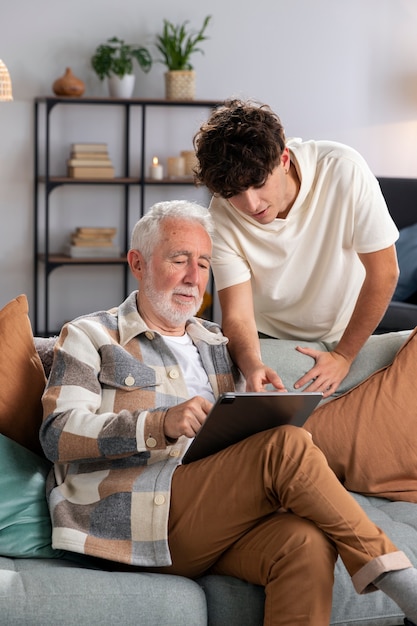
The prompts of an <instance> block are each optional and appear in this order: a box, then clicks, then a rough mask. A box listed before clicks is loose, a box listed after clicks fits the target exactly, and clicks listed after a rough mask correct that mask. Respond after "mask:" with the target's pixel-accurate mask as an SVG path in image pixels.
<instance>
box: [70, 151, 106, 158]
mask: <svg viewBox="0 0 417 626" xmlns="http://www.w3.org/2000/svg"><path fill="white" fill-rule="evenodd" d="M70 158H71V159H94V160H95V161H98V160H99V161H105V160H106V159H108V158H109V154H108V152H107V151H106V152H82V151H81V152H79V151H77V150H71V153H70Z"/></svg>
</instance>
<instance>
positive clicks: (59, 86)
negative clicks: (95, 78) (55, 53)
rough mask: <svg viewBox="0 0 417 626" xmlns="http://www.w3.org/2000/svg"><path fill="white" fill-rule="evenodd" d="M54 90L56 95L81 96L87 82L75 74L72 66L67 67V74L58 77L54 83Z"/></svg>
mask: <svg viewBox="0 0 417 626" xmlns="http://www.w3.org/2000/svg"><path fill="white" fill-rule="evenodd" d="M52 90H53V92H54V94H55V95H56V96H71V97H74V98H79V97H80V96H82V95H83V93H84V91H85V84H84V83H83V81H82V80H81V79H80V78H77V77H76V76H74V74H73V73H72V70H71V68H70V67H67V69H66V70H65V74H64V75H63V76H61V77H60V78H57V79H56V81H55V82H54V84H53V85H52Z"/></svg>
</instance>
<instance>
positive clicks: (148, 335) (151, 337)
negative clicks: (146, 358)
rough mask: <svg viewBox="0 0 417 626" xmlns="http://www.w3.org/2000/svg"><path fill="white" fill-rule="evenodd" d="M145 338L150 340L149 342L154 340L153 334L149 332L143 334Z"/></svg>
mask: <svg viewBox="0 0 417 626" xmlns="http://www.w3.org/2000/svg"><path fill="white" fill-rule="evenodd" d="M145 337H146V338H147V339H150V340H151V341H152V339H154V338H155V335H154V333H152V332H151V331H150V330H147V331H146V333H145Z"/></svg>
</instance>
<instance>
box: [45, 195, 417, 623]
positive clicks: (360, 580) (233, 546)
mask: <svg viewBox="0 0 417 626" xmlns="http://www.w3.org/2000/svg"><path fill="white" fill-rule="evenodd" d="M210 232H211V223H210V220H209V217H208V213H207V211H206V210H205V209H203V208H202V207H199V206H198V205H194V204H192V203H188V202H185V201H178V202H168V203H160V204H157V205H155V206H154V207H153V208H152V209H151V210H150V211H149V212H148V213H147V214H146V215H145V216H144V217H143V218H142V219H141V220H139V222H138V223H137V224H136V226H135V228H134V230H133V234H132V243H131V249H130V250H129V253H128V262H129V265H130V269H131V271H132V274H133V276H134V277H135V278H136V279H137V282H138V287H139V289H138V291H136V292H133V293H132V294H131V295H130V296H129V297H128V298H127V299H126V300H125V302H123V303H122V304H121V305H120V306H119V307H117V308H114V309H112V310H110V311H100V312H97V313H93V314H91V315H86V316H83V317H80V318H78V319H76V320H74V321H73V322H71V323H68V324H66V325H65V326H64V327H63V329H62V331H61V334H60V337H59V339H58V341H57V349H56V352H55V358H54V363H53V367H52V372H51V376H50V379H49V382H48V386H47V389H46V391H45V395H44V399H43V402H44V422H43V425H42V428H41V442H42V445H43V449H44V451H45V454H46V455H47V456H48V458H49V459H51V461H53V462H54V468H53V470H52V471H51V474H50V477H49V481H48V501H49V506H50V511H51V517H52V525H53V545H54V547H56V548H62V549H65V550H70V551H73V552H79V553H83V554H88V555H92V556H94V557H99V558H102V559H106V560H107V561H109V560H110V561H117V562H119V565H115V569H117V568H120V567H122V568H123V567H126V568H130V567H132V566H133V567H135V566H136V567H141V568H144V567H146V568H149V570H150V571H158V572H167V573H175V574H182V575H185V576H190V577H195V576H199V575H200V574H202V573H203V572H207V571H208V570H210V571H212V572H217V573H222V574H228V575H231V576H236V577H239V578H242V579H244V580H248V581H251V582H253V583H256V584H260V585H264V587H265V591H266V601H265V624H274V625H278V624H279V625H284V624H285V625H289V624H291V626H294V625H296V624H299V625H301V624H303V625H306V624H309V625H311V626H317V624H320V625H324V624H326V623H328V622H329V618H330V611H331V602H332V585H333V569H334V563H335V559H336V557H337V554H340V555H341V557H342V559H343V561H344V563H345V564H346V567H347V569H348V571H349V572H350V574H351V575H352V579H353V583H354V585H355V588H356V589H357V591H358V592H364V591H372V590H374V589H376V588H379V589H382V590H383V591H385V592H386V593H387V594H388V595H390V596H391V597H392V598H393V599H394V600H395V601H396V602H397V603H398V604H399V605H400V606H401V608H402V610H403V611H404V612H405V613H406V614H407V615H408V617H409V618H410V619H413V620H417V599H416V597H415V595H416V594H415V588H416V574H417V572H416V570H415V569H414V568H413V567H412V565H411V563H410V561H409V560H408V558H407V557H406V556H405V555H404V554H403V553H402V552H401V551H399V550H398V549H397V548H396V547H395V546H394V545H393V544H392V542H391V541H390V540H389V539H388V537H386V536H385V535H384V533H383V532H382V531H381V530H380V529H379V528H378V527H376V526H375V525H374V524H373V523H372V522H371V521H370V520H369V519H368V518H367V516H366V515H365V514H364V512H363V511H362V509H361V508H360V507H359V506H358V505H357V504H356V502H355V500H353V498H351V496H350V495H349V494H348V492H347V491H346V490H345V489H344V488H343V487H342V486H341V484H340V483H339V481H338V480H337V478H336V477H335V475H334V474H333V472H331V471H330V469H329V467H328V465H327V463H326V461H325V458H324V456H323V455H322V453H321V452H320V451H319V449H318V448H317V447H316V446H315V445H314V444H313V442H312V439H311V437H310V435H309V434H308V433H307V432H306V431H305V430H304V429H300V428H296V427H290V426H288V427H287V426H285V427H281V428H277V429H273V430H270V431H266V432H262V433H259V434H257V435H254V436H252V437H250V438H248V439H246V440H245V441H243V442H240V443H238V444H235V445H234V446H230V447H229V448H226V449H225V450H223V451H221V452H219V453H217V454H215V455H213V456H211V457H207V458H205V459H202V460H200V461H197V462H194V463H190V464H188V465H182V464H181V458H182V456H183V454H184V452H185V450H186V449H187V447H188V445H189V442H190V441H191V438H192V437H194V435H195V434H196V433H197V432H198V430H199V428H200V426H201V424H202V423H203V422H204V420H205V418H206V416H207V413H208V412H209V410H210V408H211V406H212V403H213V400H214V398H215V397H216V396H218V395H219V394H220V393H221V392H223V391H232V390H234V389H235V388H236V385H238V384H239V372H238V371H237V370H236V368H235V367H234V365H233V364H232V362H231V360H230V357H229V354H228V351H227V339H226V338H225V337H224V336H223V335H222V333H221V331H220V328H219V327H218V326H217V325H216V324H214V323H211V322H207V321H204V320H200V319H197V318H195V317H193V316H194V315H195V313H196V311H198V309H199V306H200V303H201V299H202V296H203V294H204V291H205V287H206V284H207V280H208V278H209V272H210V258H211V250H212V243H211V237H210ZM219 511H221V515H219ZM225 512H226V513H225ZM398 577H399V578H398ZM407 602H408V604H407Z"/></svg>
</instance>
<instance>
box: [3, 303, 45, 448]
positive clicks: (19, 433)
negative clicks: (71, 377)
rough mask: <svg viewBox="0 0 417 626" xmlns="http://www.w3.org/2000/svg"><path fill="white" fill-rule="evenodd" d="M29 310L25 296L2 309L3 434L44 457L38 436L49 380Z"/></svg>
mask: <svg viewBox="0 0 417 626" xmlns="http://www.w3.org/2000/svg"><path fill="white" fill-rule="evenodd" d="M28 311H29V307H28V302H27V298H26V296H25V295H20V296H18V297H17V298H15V299H14V300H12V301H11V302H9V303H8V304H6V306H5V307H4V308H3V309H2V310H0V337H1V349H0V433H1V434H3V435H5V436H6V437H9V438H10V439H13V440H14V441H17V442H18V443H20V444H21V445H22V446H25V447H26V448H29V450H32V452H36V453H38V454H42V450H41V446H40V443H39V435H38V433H39V427H40V424H41V421H42V404H41V396H42V393H43V390H44V388H45V383H46V378H45V373H44V370H43V367H42V362H41V360H40V357H39V355H38V353H37V352H36V349H35V344H34V340H33V334H32V327H31V324H30V320H29V316H28Z"/></svg>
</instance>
